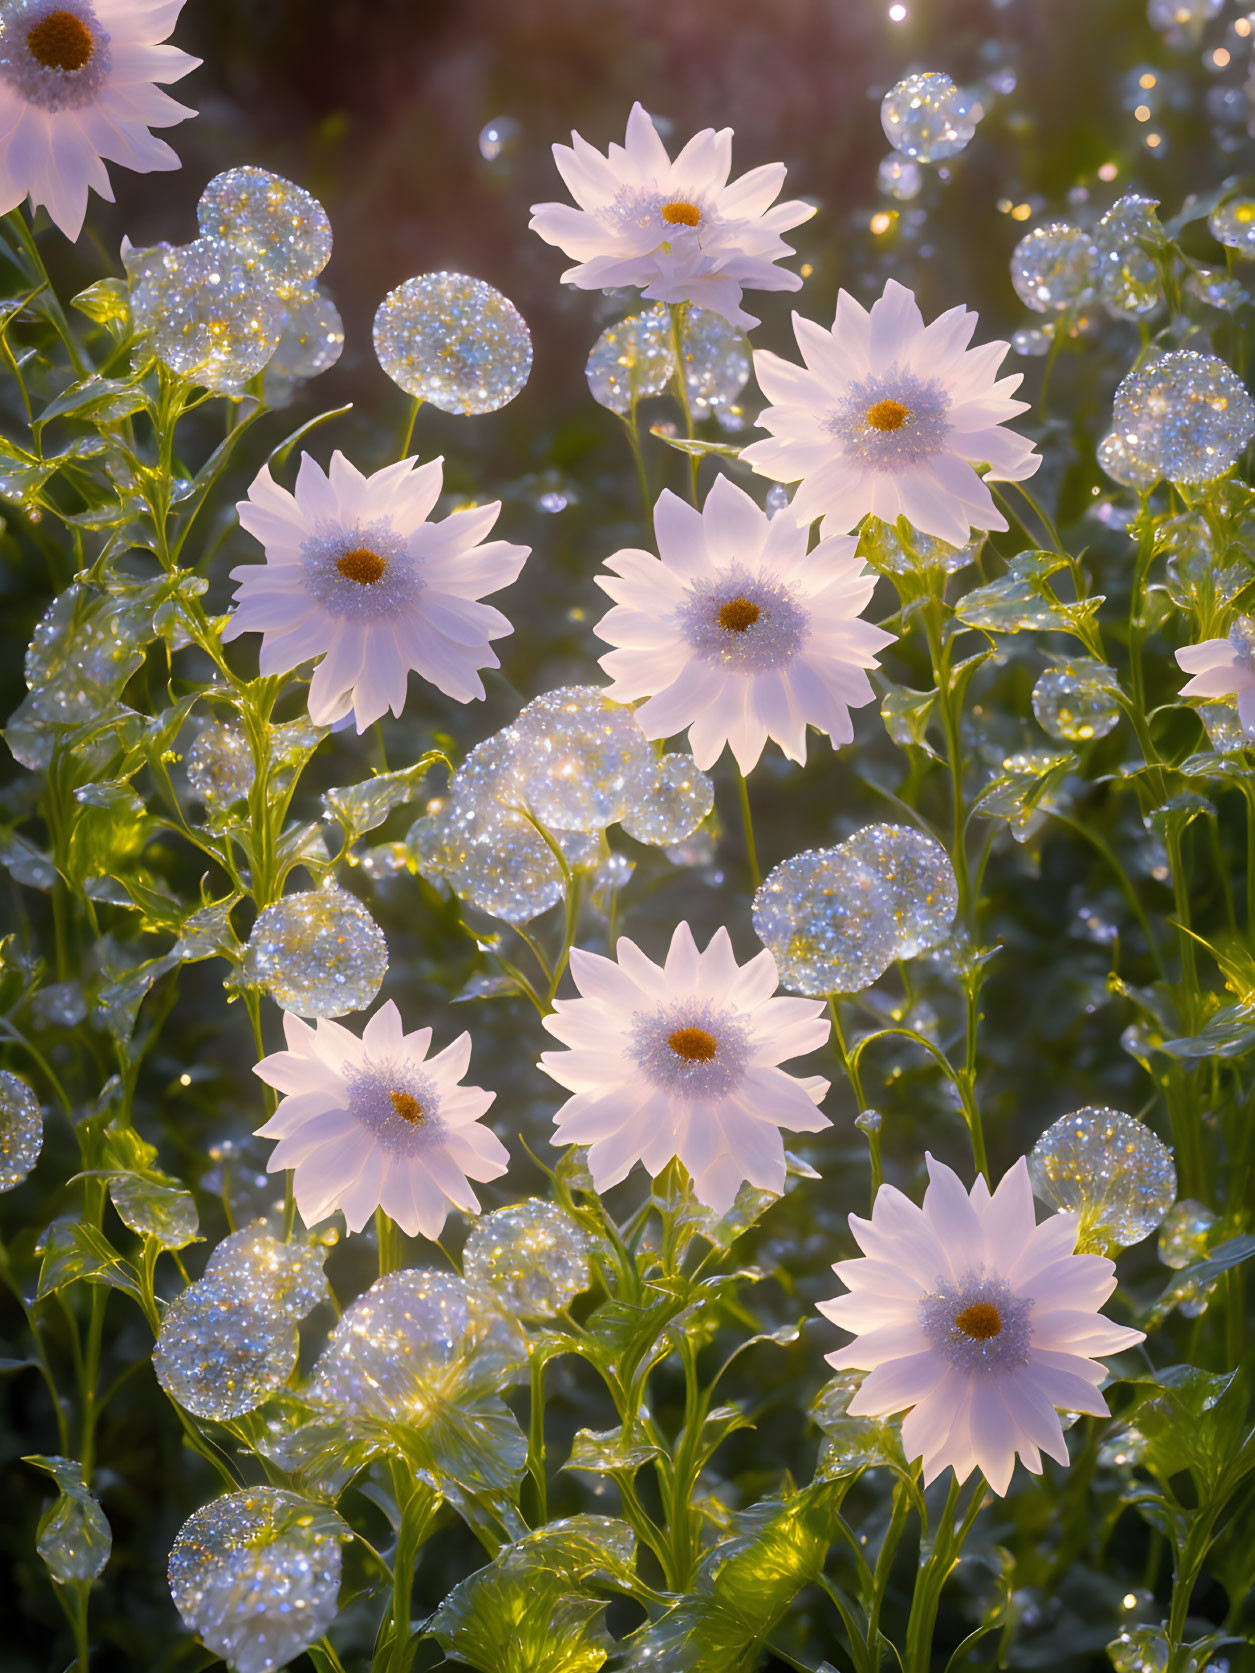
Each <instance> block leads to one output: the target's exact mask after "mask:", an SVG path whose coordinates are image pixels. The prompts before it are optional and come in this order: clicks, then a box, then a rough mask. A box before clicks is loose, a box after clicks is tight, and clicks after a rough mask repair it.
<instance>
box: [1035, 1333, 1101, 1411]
mask: <svg viewBox="0 0 1255 1673" xmlns="http://www.w3.org/2000/svg"><path fill="white" fill-rule="evenodd" d="M1028 1369H1029V1370H1031V1372H1032V1374H1033V1380H1034V1382H1035V1383H1036V1385H1037V1387H1038V1388H1039V1389H1040V1390H1041V1392H1042V1393H1043V1394H1044V1395H1045V1397H1046V1399H1047V1400H1049V1401H1050V1403H1051V1405H1052V1406H1057V1407H1058V1408H1059V1409H1060V1410H1061V1411H1065V1412H1088V1413H1090V1415H1091V1416H1093V1417H1106V1416H1107V1415H1108V1412H1107V1402H1106V1401H1105V1400H1104V1399H1103V1397H1102V1395H1101V1394H1100V1393H1099V1392H1098V1389H1097V1387H1096V1386H1095V1385H1096V1384H1097V1383H1098V1382H1100V1381H1101V1380H1102V1378H1103V1377H1104V1376H1105V1375H1106V1371H1105V1369H1104V1368H1103V1366H1101V1365H1094V1364H1092V1363H1091V1362H1090V1361H1089V1360H1087V1359H1081V1358H1079V1357H1078V1356H1077V1355H1076V1354H1068V1353H1059V1352H1056V1351H1054V1350H1049V1349H1041V1350H1039V1349H1037V1348H1036V1347H1034V1349H1033V1350H1032V1356H1031V1358H1030V1360H1029V1365H1028ZM1086 1372H1089V1373H1092V1375H1086V1374H1085V1373H1086Z"/></svg>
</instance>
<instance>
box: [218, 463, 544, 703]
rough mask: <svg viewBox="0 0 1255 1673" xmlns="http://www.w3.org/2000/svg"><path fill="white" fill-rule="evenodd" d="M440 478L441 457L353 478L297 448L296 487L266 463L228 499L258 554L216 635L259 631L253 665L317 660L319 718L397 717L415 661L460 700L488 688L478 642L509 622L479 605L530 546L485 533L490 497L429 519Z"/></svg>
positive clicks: (238, 573) (507, 579)
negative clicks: (243, 494) (260, 559)
mask: <svg viewBox="0 0 1255 1673" xmlns="http://www.w3.org/2000/svg"><path fill="white" fill-rule="evenodd" d="M443 480H444V462H443V460H441V459H433V460H432V461H431V462H430V463H428V464H426V465H419V463H418V461H417V460H416V459H402V460H401V461H400V463H399V464H395V465H387V466H385V468H384V469H383V470H381V471H376V472H375V474H374V475H373V476H363V475H362V473H361V472H360V471H359V470H356V469H355V468H354V467H353V466H352V465H351V464H350V463H349V461H348V460H347V459H346V458H345V457H344V455H343V454H342V453H334V454H332V456H331V469H330V471H329V472H328V474H327V475H326V476H324V475H323V473H322V471H321V470H320V469H319V467H318V466H317V465H316V464H315V463H314V461H313V460H312V459H311V458H310V456H309V454H308V453H303V454H302V455H301V468H300V471H299V472H298V474H297V478H296V493H295V495H293V494H289V493H288V491H287V489H286V488H281V487H279V485H278V483H277V482H275V481H274V479H273V478H272V476H271V474H270V471H269V469H268V467H266V466H264V465H263V466H262V469H261V471H260V472H259V474H258V476H257V479H256V481H255V482H254V483H253V486H252V487H251V488H250V489H249V491H248V498H247V499H246V500H241V501H240V503H239V505H238V506H237V508H236V509H237V510H238V512H239V514H240V524H241V526H242V527H243V528H245V529H247V530H248V532H249V533H250V534H251V535H254V536H255V537H256V538H257V539H258V540H260V541H261V543H262V545H263V546H264V547H265V549H266V562H265V563H264V564H246V565H243V566H242V567H241V568H239V569H233V570H232V571H231V578H232V580H234V581H238V582H239V583H240V585H239V590H238V591H237V592H236V595H235V602H236V611H235V614H234V615H233V616H232V618H231V621H230V622H229V624H228V626H227V628H226V631H225V632H224V633H223V636H222V637H223V638H224V639H234V638H237V637H238V636H239V635H240V634H241V633H260V634H262V635H263V638H262V645H261V656H260V665H261V672H262V673H263V674H285V673H287V672H288V670H289V669H291V668H295V667H296V666H297V664H298V663H301V662H305V661H307V660H308V659H309V658H310V657H313V656H321V657H322V661H321V662H320V663H319V664H318V667H317V668H316V669H315V670H314V677H313V679H312V680H311V682H310V687H309V714H310V719H311V720H313V721H314V723H315V724H316V725H318V726H329V725H331V723H332V722H333V721H336V720H340V719H341V718H342V717H343V716H345V715H347V714H349V713H350V712H352V714H353V717H354V719H355V720H356V722H357V730H358V731H359V732H363V731H365V729H366V728H367V727H368V726H369V725H370V723H371V722H372V721H374V720H378V719H379V717H380V715H382V714H383V713H384V711H385V710H386V709H391V710H392V712H393V714H394V715H399V714H400V713H401V710H402V709H403V708H404V707H405V692H406V683H407V677H408V675H409V671H410V669H411V668H412V669H414V670H415V671H416V672H417V673H419V674H421V675H422V677H423V678H424V679H425V680H428V681H430V683H431V684H432V685H434V686H438V687H439V689H440V690H441V691H443V692H444V693H445V695H446V696H447V697H454V698H456V699H457V701H458V702H459V703H466V702H469V701H470V699H471V698H473V697H482V696H483V695H484V683H483V681H482V680H481V679H480V677H479V670H480V669H481V668H499V667H500V666H501V665H500V663H499V662H498V661H497V658H496V657H495V656H494V655H493V653H492V651H491V650H490V649H489V643H488V642H489V640H490V639H500V638H501V637H502V636H503V635H504V634H507V633H510V632H511V631H512V629H511V626H510V623H509V622H508V621H507V620H506V618H505V617H504V616H503V615H502V614H501V612H500V611H499V610H494V609H493V608H492V606H491V605H490V604H481V603H479V602H478V600H479V599H480V598H481V597H482V595H483V594H484V593H492V592H496V591H497V590H498V589H499V588H501V587H508V586H509V585H510V583H511V582H512V581H513V580H515V579H516V578H517V576H518V573H519V571H520V569H522V567H523V564H524V562H525V561H526V558H527V555H528V548H527V547H526V546H511V545H509V544H507V542H505V541H504V540H490V541H487V542H485V541H484V536H485V535H486V534H487V533H488V531H489V529H491V528H492V526H493V524H494V523H495V522H496V521H497V514H498V512H499V511H500V510H501V502H500V501H499V500H495V501H494V502H493V503H492V504H491V505H479V506H475V507H474V508H473V509H472V510H469V511H455V512H453V513H452V515H451V516H449V517H446V518H445V519H444V521H443V522H442V523H429V522H428V521H427V518H428V514H429V513H430V512H431V509H432V507H433V506H434V505H435V503H436V500H437V499H438V497H439V495H440V489H441V484H442V482H443Z"/></svg>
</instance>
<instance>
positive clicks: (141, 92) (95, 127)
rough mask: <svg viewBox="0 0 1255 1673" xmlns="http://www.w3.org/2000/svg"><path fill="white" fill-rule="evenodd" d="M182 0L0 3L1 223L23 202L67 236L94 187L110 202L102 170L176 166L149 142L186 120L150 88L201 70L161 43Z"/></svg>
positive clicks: (79, 222)
mask: <svg viewBox="0 0 1255 1673" xmlns="http://www.w3.org/2000/svg"><path fill="white" fill-rule="evenodd" d="M182 8H183V0H91V3H89V0H4V3H3V4H0V214H7V213H8V211H9V210H10V209H16V207H17V206H18V204H19V203H21V201H22V199H23V198H24V197H26V196H27V195H28V194H29V196H30V200H31V204H32V206H33V207H38V206H39V205H40V204H43V205H44V207H45V208H46V209H47V211H48V213H49V215H51V216H52V219H53V220H54V221H55V222H56V224H57V225H58V226H59V227H60V228H61V231H62V232H63V233H64V234H65V236H66V237H67V238H70V239H74V238H77V237H78V235H79V233H80V232H81V231H82V228H83V217H84V216H85V215H86V213H87V192H88V188H89V187H93V188H94V189H95V190H96V191H97V192H99V193H100V195H101V197H102V198H106V199H107V200H108V201H109V202H110V203H112V202H113V188H112V187H111V186H110V184H109V175H108V172H107V171H106V169H105V166H104V165H105V163H106V162H110V163H122V164H123V165H124V166H125V167H126V168H131V169H135V170H136V171H137V172H138V173H140V174H148V173H149V172H150V171H152V170H153V169H171V168H178V166H179V159H178V157H177V156H176V155H175V154H174V152H173V151H172V150H171V149H170V147H169V146H168V145H167V144H166V142H165V140H163V139H157V138H156V137H155V136H154V135H153V134H151V133H149V131H148V130H149V129H150V128H169V127H172V126H173V125H174V123H176V122H182V121H183V120H184V118H185V117H188V116H195V114H196V112H195V111H194V110H189V109H188V107H187V106H186V105H181V104H179V103H178V102H177V101H176V100H174V99H172V98H171V97H170V95H169V94H168V93H163V92H162V91H161V89H160V88H159V87H158V86H157V85H156V84H157V83H158V82H159V81H178V80H179V78H180V77H181V76H185V75H187V73H188V71H189V70H194V69H195V68H196V66H197V65H198V64H199V63H200V59H199V58H192V57H190V56H189V54H187V53H186V52H180V51H179V50H178V48H177V47H172V46H164V45H161V44H160V43H161V42H162V41H163V40H164V38H165V36H167V35H168V34H169V33H170V31H171V29H173V28H174V25H175V21H176V19H177V18H178V15H179V12H180V11H181V10H182Z"/></svg>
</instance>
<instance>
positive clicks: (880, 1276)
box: [832, 1257, 929, 1307]
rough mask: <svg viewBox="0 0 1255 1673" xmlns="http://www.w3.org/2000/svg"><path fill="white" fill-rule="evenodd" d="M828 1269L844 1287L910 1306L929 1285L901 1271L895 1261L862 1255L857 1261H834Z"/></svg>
mask: <svg viewBox="0 0 1255 1673" xmlns="http://www.w3.org/2000/svg"><path fill="white" fill-rule="evenodd" d="M832 1270H833V1272H834V1273H835V1274H836V1275H837V1277H838V1278H839V1279H840V1280H841V1282H842V1283H843V1284H845V1285H846V1286H847V1288H849V1289H851V1290H854V1291H857V1292H858V1293H859V1294H863V1293H867V1294H870V1295H877V1296H881V1297H884V1298H885V1299H891V1300H894V1301H902V1302H904V1303H907V1304H909V1305H910V1306H911V1307H918V1306H919V1301H920V1297H921V1296H922V1295H923V1294H924V1292H925V1290H926V1289H927V1288H929V1285H927V1284H922V1283H921V1282H920V1280H919V1279H918V1278H917V1277H916V1276H915V1275H914V1274H913V1273H911V1272H906V1271H904V1270H903V1268H902V1267H901V1265H900V1264H899V1263H898V1262H896V1261H887V1260H874V1259H870V1258H867V1257H864V1258H863V1259H861V1260H849V1261H837V1262H836V1263H835V1265H834V1266H833V1269H832Z"/></svg>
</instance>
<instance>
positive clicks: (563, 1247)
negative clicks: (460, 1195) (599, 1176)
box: [462, 1197, 589, 1319]
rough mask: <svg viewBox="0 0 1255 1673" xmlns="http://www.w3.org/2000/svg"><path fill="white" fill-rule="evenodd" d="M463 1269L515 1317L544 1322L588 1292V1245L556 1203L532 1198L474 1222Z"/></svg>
mask: <svg viewBox="0 0 1255 1673" xmlns="http://www.w3.org/2000/svg"><path fill="white" fill-rule="evenodd" d="M462 1267H463V1270H464V1272H465V1273H466V1279H467V1282H468V1283H470V1284H474V1285H476V1286H477V1287H479V1288H481V1289H487V1290H492V1291H494V1292H495V1293H497V1294H499V1295H500V1296H501V1297H502V1298H503V1300H504V1301H505V1302H506V1303H507V1304H508V1306H509V1308H510V1310H511V1312H513V1313H517V1314H518V1315H519V1317H520V1318H525V1319H548V1318H553V1317H554V1315H555V1314H557V1313H560V1312H561V1311H562V1310H563V1308H565V1307H568V1306H569V1305H570V1304H571V1302H572V1301H573V1300H574V1299H575V1297H576V1296H577V1295H579V1294H580V1293H581V1291H583V1290H586V1289H587V1288H588V1284H589V1276H588V1242H587V1239H586V1238H585V1236H584V1233H583V1232H582V1231H581V1230H580V1228H579V1227H578V1226H577V1225H576V1224H575V1223H574V1222H573V1221H572V1220H570V1219H568V1217H567V1216H566V1215H565V1214H564V1213H563V1212H562V1210H561V1209H560V1208H559V1207H558V1206H557V1205H556V1204H555V1203H550V1202H542V1201H541V1200H540V1199H539V1198H536V1197H533V1198H530V1199H529V1200H528V1201H527V1202H520V1203H515V1204H513V1206H512V1207H510V1208H499V1209H497V1210H495V1211H494V1212H493V1213H492V1214H485V1215H483V1216H482V1217H481V1218H480V1219H478V1220H477V1221H476V1222H475V1224H474V1225H473V1226H472V1227H471V1233H470V1236H469V1237H468V1238H467V1240H466V1247H465V1248H464V1249H463V1251H462Z"/></svg>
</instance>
